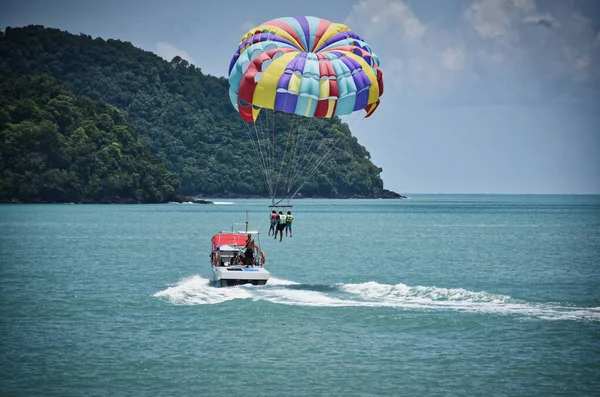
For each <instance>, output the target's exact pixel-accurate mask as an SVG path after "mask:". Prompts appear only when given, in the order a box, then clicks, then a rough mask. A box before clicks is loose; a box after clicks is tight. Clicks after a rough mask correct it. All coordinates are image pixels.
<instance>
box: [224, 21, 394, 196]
mask: <svg viewBox="0 0 600 397" xmlns="http://www.w3.org/2000/svg"><path fill="white" fill-rule="evenodd" d="M379 64H380V62H379V58H378V57H377V56H376V55H375V54H374V53H373V51H372V50H371V47H370V46H369V45H368V44H367V43H366V42H365V41H364V40H363V39H362V38H361V37H360V36H358V35H357V34H356V33H354V32H352V31H351V30H350V29H349V28H348V27H347V26H346V25H344V24H340V23H334V22H331V21H328V20H325V19H320V18H317V17H313V16H300V17H284V18H278V19H273V20H271V21H267V22H264V23H263V24H261V25H259V26H257V27H255V28H253V29H251V30H250V31H249V32H248V33H246V35H245V36H244V37H243V38H242V40H241V42H240V44H239V45H238V49H237V51H236V52H235V54H234V55H233V57H232V59H231V62H230V65H229V97H230V100H231V103H232V105H233V106H234V108H235V109H236V110H237V111H238V112H239V115H240V118H241V119H242V120H244V121H245V122H246V126H247V130H248V134H249V136H250V137H251V138H252V146H253V148H254V150H255V151H256V158H257V162H258V164H259V165H260V169H261V171H262V175H263V178H264V179H265V182H266V185H267V189H268V191H269V193H270V195H271V199H272V206H277V204H279V203H280V202H281V201H283V200H285V199H287V200H288V205H289V201H290V200H291V199H292V198H293V197H295V196H296V195H297V194H298V192H299V191H300V189H301V188H302V186H303V185H304V183H306V181H308V180H309V179H310V178H311V177H312V176H313V175H314V173H315V172H316V171H317V169H318V168H319V166H320V165H321V164H323V163H324V162H325V161H326V160H327V158H328V157H329V156H330V155H331V153H332V150H333V149H335V146H336V144H337V142H339V140H340V139H341V138H343V136H344V135H343V132H340V131H339V130H336V129H335V128H330V131H329V132H328V133H327V134H326V135H325V134H324V133H323V131H320V128H321V127H322V126H323V120H326V119H331V118H334V117H337V116H343V115H350V114H352V113H354V112H357V111H359V110H364V111H365V112H366V116H365V117H369V116H371V115H372V114H373V112H374V111H375V109H376V108H377V106H378V105H379V103H380V97H381V95H382V94H383V75H382V72H381V69H380V68H379ZM281 119H283V121H284V122H283V124H284V125H285V126H286V127H287V128H283V127H282V125H281ZM313 119H319V120H320V121H317V122H314V120H313ZM277 120H279V122H277ZM313 124H318V125H313ZM325 124H326V125H327V123H325ZM328 125H329V126H330V127H332V126H333V123H329V124H328ZM315 129H317V130H319V132H320V134H316V133H314V130H315ZM285 130H288V131H287V133H286V132H285ZM330 134H331V136H330ZM323 136H325V138H323ZM280 195H281V199H279V197H280ZM276 199H277V200H279V201H277V202H276ZM289 206H291V205H289Z"/></svg>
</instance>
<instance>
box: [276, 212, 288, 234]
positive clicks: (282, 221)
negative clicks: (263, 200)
mask: <svg viewBox="0 0 600 397" xmlns="http://www.w3.org/2000/svg"><path fill="white" fill-rule="evenodd" d="M286 223H287V217H286V216H285V215H284V214H283V212H281V211H279V223H278V224H277V230H275V240H277V233H279V241H281V240H282V239H283V230H284V229H285V225H286Z"/></svg>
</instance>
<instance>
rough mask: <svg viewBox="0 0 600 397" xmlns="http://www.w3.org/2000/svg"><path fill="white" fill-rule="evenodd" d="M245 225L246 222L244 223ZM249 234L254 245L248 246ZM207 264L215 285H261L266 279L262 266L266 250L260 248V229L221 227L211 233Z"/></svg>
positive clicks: (267, 274)
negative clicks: (217, 231) (242, 229)
mask: <svg viewBox="0 0 600 397" xmlns="http://www.w3.org/2000/svg"><path fill="white" fill-rule="evenodd" d="M246 229H247V226H246ZM248 236H250V237H252V239H253V240H254V242H255V248H253V249H251V250H248V249H247V248H246V240H247V238H248ZM211 242H212V250H211V254H210V264H211V266H212V270H213V275H214V281H215V284H216V286H217V287H230V286H233V285H241V284H253V285H264V284H266V283H267V280H269V272H268V271H267V269H265V267H264V265H265V253H264V251H263V250H262V249H261V248H260V247H261V243H260V233H259V232H258V231H253V230H250V231H249V230H245V231H237V232H235V231H233V228H232V231H221V232H219V233H217V234H215V235H214V236H213V237H212V241H211Z"/></svg>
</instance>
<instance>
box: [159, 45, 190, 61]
mask: <svg viewBox="0 0 600 397" xmlns="http://www.w3.org/2000/svg"><path fill="white" fill-rule="evenodd" d="M155 53H156V54H157V55H158V56H159V57H161V58H164V59H166V60H167V61H169V62H170V61H171V60H172V59H173V58H175V57H176V56H178V55H179V56H180V57H181V58H182V59H185V60H186V61H188V62H189V63H194V60H193V59H192V57H191V56H190V54H188V53H187V51H184V50H181V49H179V48H177V47H175V46H174V45H173V44H171V43H167V42H166V41H159V42H158V43H156V50H155Z"/></svg>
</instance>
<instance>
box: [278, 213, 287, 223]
mask: <svg viewBox="0 0 600 397" xmlns="http://www.w3.org/2000/svg"><path fill="white" fill-rule="evenodd" d="M286 219H287V218H286V216H285V215H279V224H280V225H285V220H286Z"/></svg>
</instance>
